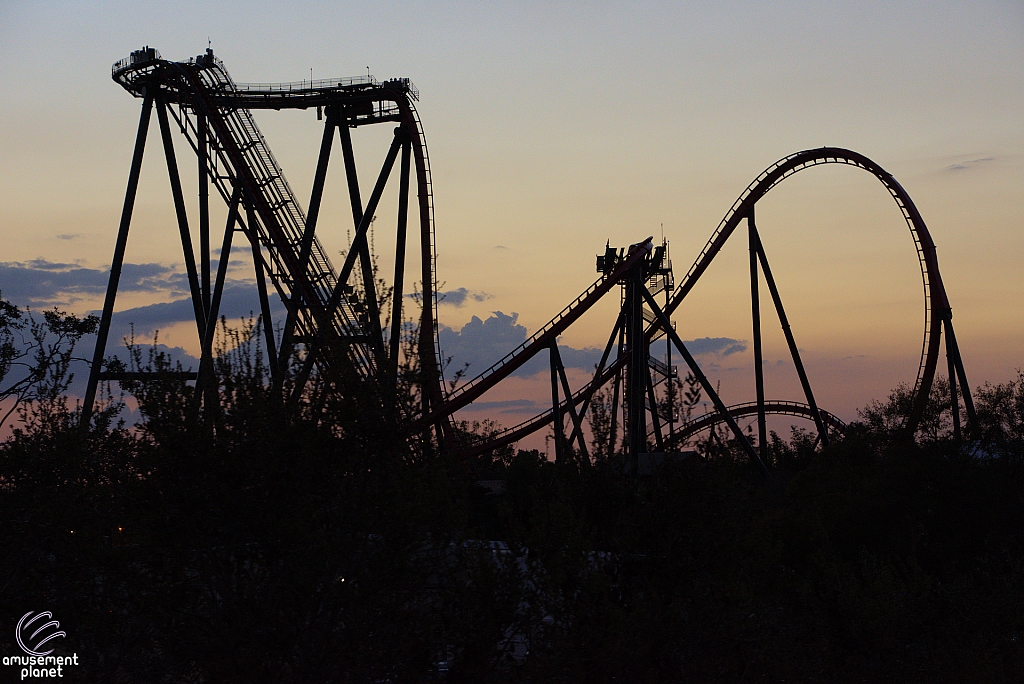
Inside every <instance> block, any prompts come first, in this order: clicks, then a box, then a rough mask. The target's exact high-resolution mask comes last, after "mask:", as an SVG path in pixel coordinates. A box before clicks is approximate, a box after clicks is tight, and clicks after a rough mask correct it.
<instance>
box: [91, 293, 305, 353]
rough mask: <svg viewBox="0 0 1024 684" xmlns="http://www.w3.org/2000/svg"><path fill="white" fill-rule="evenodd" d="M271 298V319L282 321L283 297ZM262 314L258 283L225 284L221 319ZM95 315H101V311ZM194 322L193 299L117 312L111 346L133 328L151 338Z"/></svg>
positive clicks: (283, 314)
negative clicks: (177, 324) (160, 332)
mask: <svg viewBox="0 0 1024 684" xmlns="http://www.w3.org/2000/svg"><path fill="white" fill-rule="evenodd" d="M269 299H270V313H271V316H273V318H274V320H280V319H283V318H284V316H285V308H284V304H282V303H281V300H280V298H279V297H276V296H271V297H270V298H269ZM259 311H260V302H259V296H258V295H257V292H256V284H255V283H249V282H245V281H226V282H225V283H224V294H223V295H222V296H221V301H220V315H221V316H224V317H226V318H227V319H228V320H229V321H231V320H236V319H239V318H248V317H249V315H250V314H258V313H259ZM92 313H95V314H97V315H98V314H99V312H98V311H94V312H92ZM195 319H196V317H195V313H194V310H193V308H192V298H191V297H185V298H182V299H176V300H174V301H171V302H160V303H157V304H148V305H146V306H138V307H135V308H132V309H125V310H124V311H118V312H116V313H114V317H113V319H112V320H111V326H110V327H111V330H110V340H111V343H112V344H120V343H121V340H122V339H123V338H124V337H125V336H127V335H128V334H129V333H130V332H131V327H132V325H134V327H135V334H136V335H143V336H149V335H152V334H153V332H154V331H156V330H159V329H161V328H167V327H169V326H171V325H173V324H175V323H181V322H194V321H195ZM197 339H198V338H197Z"/></svg>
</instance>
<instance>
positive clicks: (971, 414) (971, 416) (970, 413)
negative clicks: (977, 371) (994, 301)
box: [944, 311, 977, 428]
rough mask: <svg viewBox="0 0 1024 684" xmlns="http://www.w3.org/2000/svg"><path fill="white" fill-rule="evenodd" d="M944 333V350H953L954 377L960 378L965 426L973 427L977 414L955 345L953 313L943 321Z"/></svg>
mask: <svg viewBox="0 0 1024 684" xmlns="http://www.w3.org/2000/svg"><path fill="white" fill-rule="evenodd" d="M944 324H945V332H946V348H947V349H948V348H949V347H952V348H953V359H954V364H953V365H954V367H955V368H956V375H957V377H958V378H960V396H961V397H963V400H964V408H965V409H966V410H967V426H968V428H969V427H970V426H972V425H974V422H975V419H976V418H977V414H976V413H975V410H974V397H972V396H971V385H970V383H968V382H967V371H966V370H964V360H963V358H961V356H960V345H958V344H957V343H956V333H954V332H953V313H952V311H950V314H949V318H948V319H946V320H945V321H944Z"/></svg>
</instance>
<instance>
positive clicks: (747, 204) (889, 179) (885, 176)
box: [452, 147, 973, 455]
mask: <svg viewBox="0 0 1024 684" xmlns="http://www.w3.org/2000/svg"><path fill="white" fill-rule="evenodd" d="M822 164H846V165H851V166H855V167H857V168H860V169H863V170H865V171H867V172H869V173H871V174H872V175H873V176H875V177H876V178H877V179H878V180H879V181H881V182H882V184H883V185H884V186H885V188H886V190H888V192H889V194H890V195H891V196H892V197H893V199H894V200H895V202H896V204H897V206H898V207H899V209H900V212H901V214H902V215H903V218H904V220H905V221H906V223H907V225H908V227H909V229H910V233H911V236H912V238H913V241H914V247H915V250H916V253H917V257H918V262H919V264H920V268H921V278H922V283H923V286H924V296H925V297H924V299H925V302H924V303H925V328H924V342H923V344H922V352H921V360H920V364H919V367H918V372H917V379H916V382H915V387H914V397H915V399H914V405H913V408H912V411H911V413H910V415H909V417H908V419H907V422H906V425H905V429H906V430H907V431H908V432H909V433H911V434H912V433H913V432H914V431H915V429H916V427H917V425H918V423H919V422H920V419H921V416H922V414H923V412H924V408H925V404H926V403H927V401H928V395H929V392H930V389H931V385H932V382H933V379H934V375H935V370H936V367H937V364H938V357H939V345H940V338H941V335H942V331H943V324H944V323H945V324H946V325H947V326H948V327H947V333H948V335H949V336H950V337H952V325H951V319H952V310H951V309H950V306H949V301H948V299H947V296H946V291H945V288H944V286H943V283H942V278H941V276H940V274H939V267H938V257H937V254H936V251H935V244H934V242H933V240H932V238H931V234H930V233H929V232H928V228H927V226H926V225H925V223H924V220H923V219H922V217H921V214H920V212H919V211H918V209H917V207H916V205H915V204H914V202H913V200H912V199H911V198H910V196H909V195H908V194H907V192H906V191H905V190H904V189H903V187H902V186H901V185H900V184H899V183H898V182H897V181H896V179H895V178H894V177H893V176H892V175H891V174H889V173H888V172H886V171H885V170H884V169H882V167H881V166H879V165H878V164H876V163H875V162H873V161H872V160H870V159H868V158H867V157H865V156H864V155H861V154H859V153H857V152H853V151H851V150H846V149H842V148H835V147H824V148H819V149H812V150H804V151H802V152H797V153H795V154H792V155H789V156H787V157H785V158H783V159H780V160H779V161H777V162H776V163H774V164H772V165H771V166H769V167H768V168H767V169H765V170H764V171H763V172H762V173H761V174H759V175H758V176H757V178H755V179H754V181H752V182H751V183H750V184H749V185H748V186H747V188H746V189H745V190H744V191H743V193H742V194H741V195H740V196H739V198H737V200H736V201H735V202H734V203H733V205H732V207H731V208H730V209H729V211H728V212H727V213H726V215H725V217H724V218H723V219H722V221H721V223H720V224H719V225H718V227H717V228H716V229H715V231H714V233H713V234H712V235H711V237H710V239H709V240H708V242H707V244H706V245H705V247H704V249H703V250H702V251H701V253H700V254H699V255H698V256H697V258H696V260H695V261H694V263H693V265H692V266H691V267H690V269H689V271H688V272H687V274H686V275H685V276H684V277H683V278H682V279H681V281H680V283H679V285H678V287H677V288H676V289H675V291H674V292H673V294H672V296H671V299H670V302H669V304H668V306H667V307H666V310H665V312H666V313H667V314H668V315H671V314H672V313H673V312H674V311H675V310H676V309H677V308H678V306H679V305H680V304H681V303H682V302H683V300H684V299H685V298H686V296H687V295H688V294H689V293H690V292H691V291H692V290H693V288H694V286H695V285H696V284H697V282H698V280H699V279H700V277H701V276H702V275H703V274H704V272H705V271H706V270H707V268H708V267H709V266H710V265H711V263H712V261H713V260H714V258H715V257H716V256H717V255H718V253H719V252H720V251H721V249H722V247H723V246H724V244H725V242H726V241H727V240H728V239H729V237H730V236H731V235H732V234H733V232H734V231H735V229H736V228H737V226H738V225H739V224H740V222H741V221H743V220H744V219H746V218H747V217H748V216H749V215H750V214H751V212H752V210H753V207H754V205H755V204H756V202H757V201H758V200H759V199H761V198H762V197H764V195H765V194H767V193H768V191H769V190H771V189H772V188H774V187H775V186H776V185H778V184H779V183H780V182H781V181H783V180H785V179H786V178H788V177H790V176H792V175H793V174H795V173H797V172H798V171H802V170H804V169H807V168H811V167H814V166H818V165H822ZM648 322H649V325H648V326H647V330H646V334H645V338H646V339H647V341H648V342H650V341H651V340H652V339H654V338H656V337H657V336H658V335H659V334H660V333H661V332H662V329H661V326H660V325H659V324H658V323H656V322H652V321H648ZM949 344H950V342H949V341H947V345H949ZM952 346H953V348H954V350H955V339H954V340H953V342H952ZM517 352H518V350H516V351H514V352H512V353H510V354H509V355H508V356H507V357H506V358H505V359H503V360H502V362H499V363H498V364H495V366H500V365H502V364H503V363H509V362H510V361H511V358H510V357H514V355H515V354H516V353H517ZM954 353H955V354H956V356H957V358H956V359H955V360H951V362H950V363H951V369H950V370H951V375H952V374H953V371H954V365H955V366H956V369H955V370H956V371H957V372H958V374H959V376H960V378H961V384H962V386H963V388H967V387H968V385H967V384H966V374H965V373H964V372H963V366H962V362H961V361H960V359H959V353H958V352H957V351H954ZM623 365H624V359H622V358H620V359H618V360H616V361H615V362H613V363H612V364H611V365H610V366H609V368H608V369H606V370H604V371H602V372H600V373H598V374H597V375H596V376H595V377H594V378H593V379H591V381H590V382H588V383H587V384H586V385H585V386H583V387H582V388H580V389H579V390H578V391H576V392H574V393H573V395H572V397H571V399H566V400H565V401H564V402H563V403H562V404H561V405H560V410H561V411H564V410H566V409H567V408H568V406H569V405H570V404H572V405H573V406H577V405H581V404H584V402H586V401H587V400H588V399H589V398H590V397H591V396H592V395H593V394H594V392H595V391H596V390H598V389H600V388H601V387H602V386H603V385H605V384H606V383H608V382H609V380H610V379H611V378H613V377H614V376H615V373H616V372H618V371H619V370H620V369H621V367H622V366H623ZM487 374H488V372H485V373H484V374H481V378H480V379H478V380H482V379H483V378H484V377H485V376H486V375H487ZM477 382H478V381H474V383H477ZM470 384H473V383H470ZM468 387H469V385H467V386H466V388H464V389H467V388H468ZM479 394H482V392H479V393H477V394H476V395H475V396H474V398H475V397H476V396H479ZM963 398H964V401H965V403H966V405H967V408H968V413H969V415H972V414H973V403H972V402H971V397H970V393H969V391H964V392H963ZM452 405H453V406H455V407H456V408H454V409H453V411H454V410H458V409H459V408H462V407H463V406H464V405H465V403H456V404H452ZM751 407H753V411H754V412H755V413H757V411H758V409H757V403H756V402H755V403H752V404H739V405H736V406H733V407H730V412H734V411H735V412H734V417H742V416H746V415H750V414H749V411H750V409H751ZM765 410H766V412H767V413H769V414H779V415H791V416H801V417H804V418H809V419H812V420H813V419H814V418H815V416H816V415H817V416H818V418H819V419H820V420H821V423H822V424H823V425H824V426H826V427H828V428H831V429H834V430H836V431H838V432H840V433H841V432H843V431H844V430H845V424H844V423H843V422H842V421H841V420H839V419H838V418H837V417H835V416H834V415H833V414H831V413H828V412H827V411H824V410H822V409H818V411H817V414H816V413H815V411H814V410H813V409H812V408H811V406H810V405H808V404H804V403H800V402H784V401H768V402H765ZM555 414H556V411H555V408H554V407H552V409H549V410H547V411H545V412H543V413H541V414H538V415H536V416H534V417H532V418H530V419H528V420H525V421H523V422H521V423H519V424H518V425H515V426H512V427H509V428H505V429H502V430H500V431H498V432H496V433H492V434H490V435H488V439H487V440H486V441H483V442H479V443H477V444H474V445H472V446H471V447H469V448H468V450H467V453H468V454H469V455H475V454H480V453H485V452H487V451H489V450H492V449H494V448H497V447H500V446H504V445H506V444H509V443H512V442H514V441H517V440H519V439H521V438H523V437H525V436H527V435H529V434H531V433H532V432H535V431H537V430H539V429H541V428H542V427H544V426H546V425H548V424H550V423H551V422H552V420H553V419H554V416H555ZM721 420H723V418H722V417H721V416H719V415H718V414H717V413H713V414H708V415H707V416H702V417H701V418H698V419H694V420H693V421H691V422H690V423H686V424H684V425H682V426H680V427H679V428H678V429H677V430H678V431H677V432H676V433H674V434H675V435H677V436H675V437H674V438H673V443H679V442H680V441H683V440H685V439H686V438H688V437H690V436H692V435H693V434H694V433H695V432H698V431H700V430H703V429H707V428H708V427H710V426H711V425H712V424H714V423H715V422H720V421H721ZM679 435H681V436H679Z"/></svg>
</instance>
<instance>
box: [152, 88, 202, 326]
mask: <svg viewBox="0 0 1024 684" xmlns="http://www.w3.org/2000/svg"><path fill="white" fill-rule="evenodd" d="M156 104H157V106H156V116H157V119H158V120H159V121H160V135H161V137H162V138H163V142H164V156H165V157H166V158H167V176H168V178H169V180H170V181H171V194H172V195H173V196H174V212H175V213H176V214H177V216H178V232H179V233H180V234H181V250H182V253H183V257H184V259H185V272H186V273H187V274H188V287H189V289H190V290H191V291H192V309H193V311H194V312H195V316H196V329H197V330H198V331H199V339H203V337H204V336H205V334H206V333H205V326H206V311H205V308H204V307H203V292H202V289H201V288H200V287H199V274H198V273H196V256H195V252H194V251H193V249H192V233H191V232H190V231H189V228H188V214H187V213H186V211H185V198H184V196H183V195H182V193H181V176H180V175H179V174H178V161H177V159H176V158H175V156H174V141H173V140H172V139H171V128H170V126H169V125H168V123H167V105H166V104H165V103H164V102H163V101H162V100H157V103H156Z"/></svg>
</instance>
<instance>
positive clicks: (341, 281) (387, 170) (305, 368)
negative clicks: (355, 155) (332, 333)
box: [291, 126, 402, 402]
mask: <svg viewBox="0 0 1024 684" xmlns="http://www.w3.org/2000/svg"><path fill="white" fill-rule="evenodd" d="M339 128H340V129H343V130H346V131H347V129H345V127H344V126H340V127H339ZM399 130H401V129H399ZM401 148H402V140H401V138H400V137H399V135H398V132H397V131H396V133H395V138H394V140H392V141H391V149H390V150H388V156H387V158H386V159H385V160H384V166H383V167H382V168H381V170H380V175H379V176H378V177H377V184H376V185H375V186H374V188H373V193H372V194H371V195H370V201H369V202H368V203H367V205H366V212H365V213H363V215H362V218H361V219H360V221H359V227H358V228H357V230H356V235H355V238H354V239H353V240H352V245H351V247H350V248H349V250H348V254H346V255H345V263H344V265H343V266H342V267H341V273H339V274H338V282H337V283H335V285H334V290H333V291H332V292H331V298H330V299H329V300H328V302H327V306H326V308H325V313H324V320H323V322H322V323H321V325H320V327H319V328H318V330H317V334H316V345H315V348H314V349H310V353H309V354H307V355H306V359H305V361H304V363H303V365H302V370H301V371H300V372H299V376H298V378H297V379H296V383H295V389H294V390H293V391H292V397H291V400H292V401H293V402H294V401H297V400H298V398H299V397H300V396H301V395H302V392H303V391H304V389H305V386H306V382H307V381H308V380H309V374H310V373H311V372H312V371H313V364H314V363H315V361H316V356H317V354H318V353H319V351H318V349H319V347H321V345H322V344H323V342H324V340H325V334H326V333H325V332H324V330H323V326H325V325H331V320H332V319H333V317H334V311H335V309H337V308H338V304H339V303H341V295H342V293H343V292H344V290H345V287H346V285H347V283H348V279H349V277H350V276H351V275H352V269H353V267H354V266H355V262H356V258H357V257H358V256H359V248H360V246H362V245H364V244H365V243H366V233H367V231H368V230H369V228H370V221H371V220H372V217H373V214H374V212H375V211H376V210H377V204H378V203H379V202H380V197H381V195H382V194H383V193H384V187H385V186H386V185H387V181H388V177H389V176H390V175H391V169H392V168H393V167H394V165H395V159H396V158H397V157H398V152H399V150H401ZM368 296H374V295H368ZM371 318H372V316H371ZM376 321H377V326H376V330H377V331H378V332H379V331H380V318H379V317H378V318H377V319H376ZM371 323H372V321H371ZM378 337H379V335H378ZM374 342H375V344H376V342H377V340H375V341H374ZM382 344H383V343H382Z"/></svg>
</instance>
